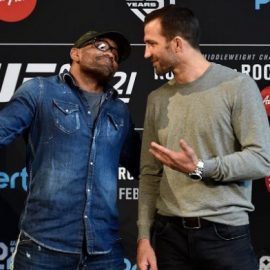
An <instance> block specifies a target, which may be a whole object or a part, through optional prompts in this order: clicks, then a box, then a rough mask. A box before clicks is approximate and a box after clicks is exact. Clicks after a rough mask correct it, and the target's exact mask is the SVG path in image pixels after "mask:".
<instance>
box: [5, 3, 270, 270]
mask: <svg viewBox="0 0 270 270" xmlns="http://www.w3.org/2000/svg"><path fill="white" fill-rule="evenodd" d="M168 4H177V5H178V4H182V5H185V6H187V7H189V8H191V9H193V11H194V12H195V14H196V15H197V16H198V17H199V19H200V22H201V28H202V38H201V50H202V52H203V54H204V55H205V57H206V58H207V59H208V60H209V61H212V62H216V63H220V64H223V65H226V66H229V67H231V68H234V69H236V70H238V71H239V72H243V73H246V74H248V75H250V76H251V77H252V78H253V79H254V80H255V81H256V82H257V84H258V87H259V88H260V90H261V93H262V102H264V104H265V106H266V110H267V112H268V114H269V116H270V98H269V95H270V30H269V26H268V20H269V14H270V0H244V1H243V0H234V1H228V0H208V1H196V0H186V1H185V0H183V1H180V0H110V1H106V0H91V1H83V0H76V1H64V0H59V1H52V0H47V1H42V0H40V1H37V0H0V109H1V108H3V107H4V106H6V104H7V103H8V102H9V100H10V98H11V97H12V95H13V94H14V92H15V91H16V89H17V88H18V87H19V86H20V85H21V84H22V83H23V82H24V81H26V80H28V79H30V78H33V77H35V76H50V75H53V74H58V73H59V72H61V71H62V70H63V69H65V68H68V67H69V50H70V48H71V45H72V44H73V42H74V41H75V40H76V39H77V38H78V37H79V36H80V35H81V34H83V33H84V32H86V31H88V30H117V31H120V32H122V33H123V34H125V35H126V36H127V37H128V39H129V40H130V42H131V44H132V53H131V56H130V58H129V59H128V60H127V61H125V62H123V63H122V64H121V66H120V69H119V71H118V72H117V73H116V74H115V76H114V78H113V80H112V84H113V85H114V87H115V88H116V89H117V90H118V92H119V95H120V98H121V99H122V100H123V101H124V102H126V103H128V106H129V108H130V111H131V114H132V117H133V119H134V122H135V126H136V129H137V130H138V131H139V132H140V133H142V132H143V128H142V127H143V120H144V113H145V106H146V99H147V95H148V94H149V93H150V92H151V91H152V90H154V89H155V88H157V87H158V86H160V85H161V84H163V83H164V82H166V81H167V80H168V79H171V78H172V74H166V75H165V76H157V75H155V73H154V70H153V68H152V66H151V64H150V62H148V61H146V60H145V59H144V57H143V55H144V43H143V20H144V16H145V14H147V13H149V12H150V11H152V10H154V9H157V8H161V7H163V6H164V5H168ZM0 124H1V123H0ZM269 135H270V134H269ZM269 174H270V172H269ZM118 178H119V179H118V184H119V189H118V204H119V210H120V223H121V235H122V237H123V243H124V246H125V250H126V256H125V257H126V258H125V263H126V269H125V270H136V269H137V267H136V264H135V257H136V255H135V252H136V237H137V228H136V219H137V199H138V179H134V178H133V177H132V176H131V175H130V174H129V172H128V171H126V170H125V168H122V167H120V168H119V177H118ZM27 185H28V176H27V173H26V170H25V146H24V142H23V140H22V138H18V139H16V141H14V143H12V144H11V145H9V146H8V147H5V148H3V149H1V150H0V270H1V269H4V270H9V269H10V268H9V262H10V257H11V253H12V251H13V250H14V247H15V242H16V238H17V235H18V222H19V216H20V213H21V210H22V208H23V205H24V200H25V197H26V192H27ZM269 192H270V181H269V179H268V178H266V179H260V180H256V181H254V189H253V203H254V204H255V207H256V210H255V212H253V213H252V214H251V216H250V219H251V233H252V240H253V243H254V246H255V249H256V253H257V256H258V260H259V262H260V270H266V269H268V270H269V269H270V232H269V228H270V219H269V210H270V194H269Z"/></svg>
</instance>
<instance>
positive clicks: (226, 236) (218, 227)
mask: <svg viewBox="0 0 270 270" xmlns="http://www.w3.org/2000/svg"><path fill="white" fill-rule="evenodd" d="M214 229H215V233H216V235H217V236H218V238H220V239H222V240H227V241H229V240H236V239H242V238H246V237H249V225H241V226H231V225H225V224H218V223H215V224H214Z"/></svg>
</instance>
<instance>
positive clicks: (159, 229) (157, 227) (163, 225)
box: [153, 220, 170, 235]
mask: <svg viewBox="0 0 270 270" xmlns="http://www.w3.org/2000/svg"><path fill="white" fill-rule="evenodd" d="M169 226H170V223H169V222H166V221H161V220H155V222H154V225H153V230H154V234H156V235H162V234H164V233H165V232H166V231H167V229H168V228H169Z"/></svg>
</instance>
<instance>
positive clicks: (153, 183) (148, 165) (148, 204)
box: [137, 95, 163, 239]
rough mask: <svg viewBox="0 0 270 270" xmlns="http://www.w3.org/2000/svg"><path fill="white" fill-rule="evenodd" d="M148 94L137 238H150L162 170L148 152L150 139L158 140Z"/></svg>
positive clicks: (153, 113) (160, 165) (152, 108)
mask: <svg viewBox="0 0 270 270" xmlns="http://www.w3.org/2000/svg"><path fill="white" fill-rule="evenodd" d="M150 96H151V95H150ZM150 96H149V98H148V102H147V108H146V115H145V120H144V132H143V139H142V150H141V170H140V171H141V174H140V181H139V206H138V208H139V212H138V221H137V225H138V230H139V235H138V239H143V238H145V239H149V238H150V228H151V225H152V223H153V220H154V215H155V211H156V200H157V197H158V196H159V183H160V179H161V176H162V170H163V166H162V164H161V163H160V162H159V161H158V160H157V159H155V158H154V157H153V155H151V154H150V152H149V145H150V143H151V141H155V142H159V141H158V136H157V130H156V128H155V123H156V122H155V109H154V104H153V103H152V101H151V98H150Z"/></svg>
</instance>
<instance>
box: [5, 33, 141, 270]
mask: <svg viewBox="0 0 270 270" xmlns="http://www.w3.org/2000/svg"><path fill="white" fill-rule="evenodd" d="M129 53H130V44H129V42H128V40H127V39H126V38H125V37H124V36H123V35H122V34H120V33H118V32H96V31H89V32H87V33H85V34H84V35H83V36H81V37H80V38H79V39H78V40H77V41H76V42H75V44H74V46H73V47H72V48H71V51H70V58H71V68H70V71H69V72H67V71H65V72H64V73H62V74H60V75H56V76H52V77H48V78H40V77H39V78H35V79H32V80H29V81H27V82H26V83H24V84H23V85H22V86H21V87H20V88H19V89H18V91H16V93H15V95H14V97H13V98H12V100H11V101H10V103H9V104H8V106H6V107H5V108H4V109H3V110H2V111H1V112H0V147H3V146H5V145H7V144H9V143H11V142H12V141H13V140H14V139H15V137H17V136H18V135H20V134H24V135H25V136H26V138H27V172H28V175H29V192H28V196H27V199H26V205H25V209H24V211H23V213H22V216H21V222H20V230H21V231H20V236H19V241H18V243H17V246H16V250H15V252H14V265H13V267H14V269H15V270H29V269H32V270H43V269H44V270H45V269H46V270H48V269H53V270H75V269H91V270H95V269H100V270H101V269H103V270H120V269H124V260H123V251H122V246H121V243H120V241H119V234H118V227H119V225H118V211H117V205H116V201H117V173H118V166H119V164H121V165H123V166H125V167H127V168H128V170H129V171H130V172H131V173H132V174H133V175H134V176H136V175H137V173H138V163H139V152H140V147H139V137H138V135H137V134H136V133H135V132H134V129H133V125H132V123H131V119H130V115H129V112H128V108H127V106H126V104H124V103H123V102H122V101H121V100H119V99H118V98H117V92H116V90H115V89H113V88H112V87H111V86H109V85H108V81H109V80H110V79H111V78H112V77H113V75H114V73H115V72H116V70H117V69H118V65H119V62H121V61H122V60H124V59H126V58H127V57H128V55H129Z"/></svg>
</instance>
